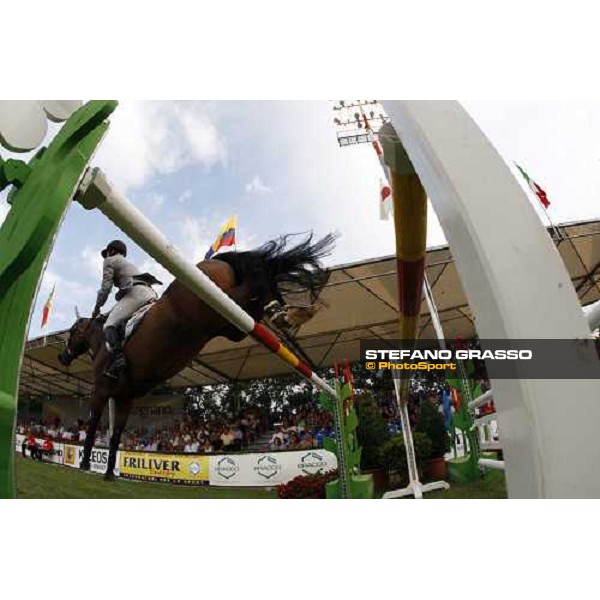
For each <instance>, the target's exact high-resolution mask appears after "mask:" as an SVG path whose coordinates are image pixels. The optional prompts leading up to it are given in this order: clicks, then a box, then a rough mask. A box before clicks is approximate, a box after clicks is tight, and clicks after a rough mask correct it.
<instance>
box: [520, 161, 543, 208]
mask: <svg viewBox="0 0 600 600" xmlns="http://www.w3.org/2000/svg"><path fill="white" fill-rule="evenodd" d="M515 165H516V167H517V169H519V171H521V175H523V178H524V179H525V181H526V182H527V185H528V186H529V188H530V189H531V191H532V192H533V193H534V194H535V195H536V196H537V197H538V200H539V201H540V202H541V203H542V206H543V207H544V208H548V207H549V206H550V200H548V196H546V192H545V191H544V190H543V189H542V188H541V187H540V186H539V185H538V184H537V183H536V182H535V181H534V180H533V179H531V177H529V175H527V173H525V171H524V170H523V169H522V168H521V167H520V166H519V165H517V163H515Z"/></svg>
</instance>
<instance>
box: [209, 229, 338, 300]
mask: <svg viewBox="0 0 600 600" xmlns="http://www.w3.org/2000/svg"><path fill="white" fill-rule="evenodd" d="M297 235H298V234H288V235H283V236H281V237H279V238H277V239H276V240H271V241H270V242H267V243H266V244H263V245H262V246H260V248H257V249H255V250H250V251H247V252H224V253H223V254H219V255H217V256H215V258H214V260H220V261H222V262H226V263H227V264H228V265H230V266H231V268H232V269H233V271H234V273H235V277H236V280H237V282H238V285H240V284H243V283H245V282H247V283H248V284H249V285H250V289H251V293H252V295H253V296H256V295H258V296H260V297H261V298H263V299H265V300H266V299H267V298H268V297H269V296H272V297H274V298H276V299H277V300H279V301H280V302H283V298H282V296H281V290H283V289H289V290H293V291H308V292H309V293H310V298H311V302H314V301H315V300H316V298H317V296H318V295H319V292H320V291H321V288H322V287H323V286H324V285H325V283H326V282H327V278H328V276H329V275H328V273H327V271H325V270H324V269H323V268H322V267H321V264H320V260H321V259H322V258H324V257H325V256H328V255H329V254H330V253H331V251H332V250H333V246H334V243H335V240H336V238H337V236H336V235H335V234H329V235H326V236H325V237H323V238H322V239H320V240H318V241H316V242H315V243H312V242H313V234H312V233H311V234H308V235H307V236H306V238H305V239H304V240H302V241H301V242H300V243H299V244H297V245H295V246H290V245H289V242H290V239H291V238H293V237H296V236H297ZM280 286H281V287H280Z"/></svg>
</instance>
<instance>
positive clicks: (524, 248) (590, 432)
mask: <svg viewBox="0 0 600 600" xmlns="http://www.w3.org/2000/svg"><path fill="white" fill-rule="evenodd" d="M383 104H384V107H385V110H386V112H387V114H388V115H389V116H390V118H391V121H392V123H393V125H394V128H395V129H396V132H397V133H398V135H399V137H400V139H401V141H402V144H403V146H404V148H405V149H406V151H407V153H408V155H409V157H410V159H411V161H412V163H413V165H414V167H415V169H416V171H417V173H418V175H419V178H420V179H421V182H422V184H423V186H424V188H425V190H426V191H427V194H428V197H429V199H430V201H431V203H432V205H433V207H434V209H435V211H436V213H437V216H438V218H439V220H440V223H441V226H442V229H443V231H444V234H445V236H446V239H447V240H448V243H449V245H450V248H451V251H452V255H453V257H454V260H455V263H456V268H457V269H458V273H459V275H460V278H461V281H462V285H463V288H464V290H465V293H466V295H467V298H468V300H469V304H470V306H471V308H472V310H473V314H474V315H475V319H476V327H477V331H478V334H479V336H480V338H482V339H486V338H487V339H570V340H577V339H589V338H591V337H592V336H591V333H590V328H589V326H588V320H587V319H586V316H585V315H584V313H583V312H582V310H581V306H580V304H579V300H578V298H577V295H576V293H575V290H574V288H573V285H572V283H571V281H570V279H569V276H568V273H567V270H566V268H565V266H564V264H563V262H562V260H561V258H560V256H559V255H558V253H557V252H556V250H555V247H554V245H553V243H552V241H551V239H550V237H549V236H548V234H547V232H546V230H545V228H544V227H543V225H542V224H541V222H540V219H539V218H538V216H537V215H536V213H535V211H534V209H533V207H532V206H531V204H530V202H529V200H528V198H527V196H526V195H525V192H524V191H523V190H522V189H521V187H520V186H519V184H518V183H517V181H516V179H515V177H514V176H513V174H512V173H511V171H510V169H509V168H508V166H507V165H506V163H505V162H504V160H503V159H502V158H501V157H500V155H499V154H498V152H497V151H496V150H495V148H494V147H493V146H492V144H491V143H490V141H489V140H488V139H487V137H486V136H485V135H484V134H483V132H482V131H481V130H480V129H479V127H478V126H477V125H476V124H475V122H474V121H473V119H471V117H470V116H469V115H468V114H467V112H466V111H465V110H464V109H463V108H462V107H461V106H460V105H459V103H458V102H454V101H399V100H392V101H386V102H384V103H383ZM507 221H509V223H510V226H509V227H501V226H500V224H501V223H503V222H507ZM534 275H535V276H536V279H535V282H534V283H533V281H534V279H533V276H534ZM572 352H573V353H578V360H581V361H584V362H586V363H589V362H591V361H596V362H597V361H598V358H597V355H596V353H595V352H594V350H593V348H591V347H590V345H588V347H587V348H586V349H583V350H582V349H581V348H576V343H575V342H574V343H573V346H572ZM493 389H494V399H495V403H496V409H497V412H498V425H499V428H500V430H501V431H502V446H503V449H504V457H505V465H506V477H507V486H508V493H509V496H510V497H511V498H542V497H547V498H585V497H588V498H589V497H591V498H599V497H600V477H597V476H594V474H595V473H596V472H597V469H598V458H599V457H600V436H599V435H598V422H599V421H600V380H540V379H537V380H532V379H519V380H507V379H503V380H496V381H494V382H493Z"/></svg>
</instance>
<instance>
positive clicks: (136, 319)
mask: <svg viewBox="0 0 600 600" xmlns="http://www.w3.org/2000/svg"><path fill="white" fill-rule="evenodd" d="M155 302H156V300H152V301H151V302H149V303H148V304H144V306H142V308H138V309H137V310H136V311H135V312H134V313H133V315H131V317H130V318H129V320H128V321H127V324H126V325H125V337H124V341H125V342H126V341H127V340H128V339H129V338H130V337H131V336H132V335H133V334H134V332H135V330H136V329H137V328H138V326H139V324H140V323H141V322H142V320H143V319H144V317H145V316H146V313H147V312H148V311H149V310H150V309H151V308H152V307H153V306H154V303H155Z"/></svg>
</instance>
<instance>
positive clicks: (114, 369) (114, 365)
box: [104, 327, 125, 379]
mask: <svg viewBox="0 0 600 600" xmlns="http://www.w3.org/2000/svg"><path fill="white" fill-rule="evenodd" d="M104 337H105V338H106V349H107V350H108V352H109V362H108V365H107V367H106V370H105V371H104V375H106V376H107V377H110V378H111V379H118V378H119V375H120V373H121V371H122V370H123V368H124V367H125V355H124V354H123V350H122V348H121V339H120V337H119V333H118V331H117V328H116V327H107V328H106V329H105V330H104Z"/></svg>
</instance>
